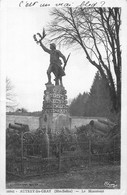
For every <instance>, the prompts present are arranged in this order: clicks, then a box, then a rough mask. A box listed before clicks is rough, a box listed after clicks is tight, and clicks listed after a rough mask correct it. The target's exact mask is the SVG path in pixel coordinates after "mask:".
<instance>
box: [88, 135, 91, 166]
mask: <svg viewBox="0 0 127 195" xmlns="http://www.w3.org/2000/svg"><path fill="white" fill-rule="evenodd" d="M88 166H89V168H90V167H91V140H90V139H89V162H88Z"/></svg>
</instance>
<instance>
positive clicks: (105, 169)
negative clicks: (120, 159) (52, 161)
mask: <svg viewBox="0 0 127 195" xmlns="http://www.w3.org/2000/svg"><path fill="white" fill-rule="evenodd" d="M6 188H7V189H120V167H119V166H111V165H110V166H102V167H100V166H96V167H91V168H88V167H82V168H80V169H78V168H77V169H72V170H70V171H69V172H67V173H57V174H50V175H44V176H43V177H42V176H41V177H33V178H25V179H20V178H13V180H11V181H9V180H8V181H7V185H6Z"/></svg>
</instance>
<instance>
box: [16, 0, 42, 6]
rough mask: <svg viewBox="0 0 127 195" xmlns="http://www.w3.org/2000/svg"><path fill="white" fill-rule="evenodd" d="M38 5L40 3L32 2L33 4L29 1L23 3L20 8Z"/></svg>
mask: <svg viewBox="0 0 127 195" xmlns="http://www.w3.org/2000/svg"><path fill="white" fill-rule="evenodd" d="M37 4H38V1H33V2H32V1H31V2H28V1H21V2H20V3H19V7H34V6H35V5H37Z"/></svg>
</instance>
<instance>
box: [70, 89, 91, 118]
mask: <svg viewBox="0 0 127 195" xmlns="http://www.w3.org/2000/svg"><path fill="white" fill-rule="evenodd" d="M88 97H89V95H88V93H85V92H84V93H83V94H81V93H80V94H79V95H78V96H77V97H76V98H74V99H73V100H72V102H71V103H70V105H69V112H70V114H71V115H72V116H83V114H84V109H85V104H86V102H87V100H88Z"/></svg>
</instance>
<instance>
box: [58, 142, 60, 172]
mask: <svg viewBox="0 0 127 195" xmlns="http://www.w3.org/2000/svg"><path fill="white" fill-rule="evenodd" d="M58 148H59V149H58V153H59V154H58V167H59V172H60V171H61V141H59V145H58Z"/></svg>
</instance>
